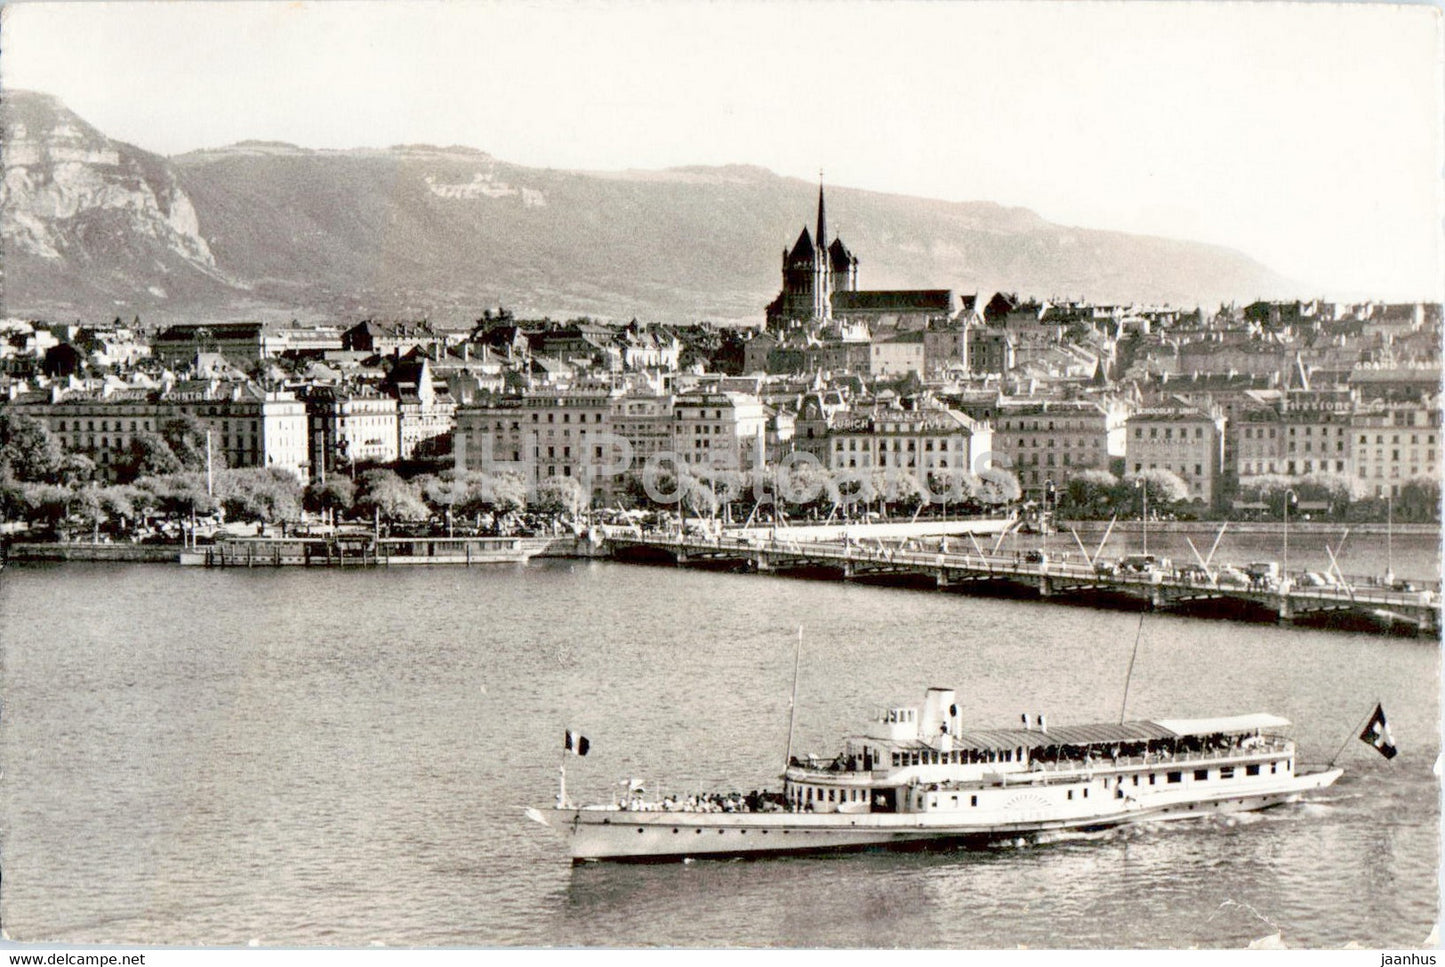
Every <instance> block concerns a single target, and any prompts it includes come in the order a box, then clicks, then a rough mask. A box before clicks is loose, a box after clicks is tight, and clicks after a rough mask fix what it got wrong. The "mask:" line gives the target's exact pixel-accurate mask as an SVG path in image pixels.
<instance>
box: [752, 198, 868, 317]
mask: <svg viewBox="0 0 1445 967" xmlns="http://www.w3.org/2000/svg"><path fill="white" fill-rule="evenodd" d="M857 288H858V260H857V259H856V258H855V257H854V256H853V253H851V252H849V251H848V247H847V246H846V245H844V244H843V240H842V239H837V238H835V239H833V241H832V242H831V243H829V241H828V210H827V202H826V200H825V198H824V195H823V179H822V177H821V175H820V176H819V178H818V225H817V234H816V235H809V234H808V229H807V226H804V227H803V231H802V232H801V233H800V234H799V235H798V240H797V241H796V242H794V243H793V247H792V249H791V250H786V249H785V250H784V251H783V291H782V292H780V293H778V297H777V298H776V299H774V300H773V301H772V303H771V304H770V305H769V306H768V328H769V329H772V330H774V331H784V330H787V329H792V328H796V327H798V326H806V325H810V324H814V323H821V322H826V321H827V320H829V319H831V318H832V315H833V293H834V292H853V291H856V290H857Z"/></svg>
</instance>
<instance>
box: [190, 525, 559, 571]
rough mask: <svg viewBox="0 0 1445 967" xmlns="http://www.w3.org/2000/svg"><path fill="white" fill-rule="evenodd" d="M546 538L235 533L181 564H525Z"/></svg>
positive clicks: (201, 548) (201, 547) (192, 553)
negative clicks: (281, 535)
mask: <svg viewBox="0 0 1445 967" xmlns="http://www.w3.org/2000/svg"><path fill="white" fill-rule="evenodd" d="M546 543H547V542H546V541H545V540H542V541H538V540H536V539H529V538H524V537H376V536H374V535H372V534H367V533H356V534H345V533H343V534H329V535H325V536H315V537H233V538H227V539H225V540H221V541H217V542H216V543H214V544H202V545H198V546H196V547H193V548H189V549H187V550H183V551H181V552H180V563H181V564H187V565H194V566H203V567H390V566H392V565H396V566H406V565H443V564H450V565H462V566H468V565H473V564H478V565H479V564H521V563H525V562H526V561H527V560H528V559H529V558H531V557H532V556H534V555H536V554H538V553H540V552H541V551H542V550H543V549H544V547H545V545H546Z"/></svg>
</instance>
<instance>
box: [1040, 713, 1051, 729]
mask: <svg viewBox="0 0 1445 967" xmlns="http://www.w3.org/2000/svg"><path fill="white" fill-rule="evenodd" d="M1048 730H1049V720H1048V719H1046V718H1044V713H1043V712H1040V713H1039V731H1040V732H1047V731H1048Z"/></svg>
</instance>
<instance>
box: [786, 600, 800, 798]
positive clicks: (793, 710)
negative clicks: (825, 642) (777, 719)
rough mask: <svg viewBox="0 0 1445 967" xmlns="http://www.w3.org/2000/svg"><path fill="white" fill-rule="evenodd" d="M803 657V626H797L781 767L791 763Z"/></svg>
mask: <svg viewBox="0 0 1445 967" xmlns="http://www.w3.org/2000/svg"><path fill="white" fill-rule="evenodd" d="M802 657H803V626H802V625H799V626H798V645H797V647H796V648H794V649H793V700H792V701H791V702H790V703H789V704H788V751H787V753H786V754H785V755H784V756H783V769H784V770H786V769H787V768H788V766H790V765H792V763H793V722H794V721H795V720H796V719H797V717H798V664H799V662H800V661H801V660H802Z"/></svg>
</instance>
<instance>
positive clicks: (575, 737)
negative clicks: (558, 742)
mask: <svg viewBox="0 0 1445 967" xmlns="http://www.w3.org/2000/svg"><path fill="white" fill-rule="evenodd" d="M562 747H563V749H565V750H566V751H567V752H570V753H572V754H573V755H586V754H587V750H588V749H590V748H592V743H591V742H589V741H587V736H585V735H583V734H582V733H581V732H573V731H572V730H571V729H568V730H567V737H566V739H565V740H564V744H563V746H562Z"/></svg>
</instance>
